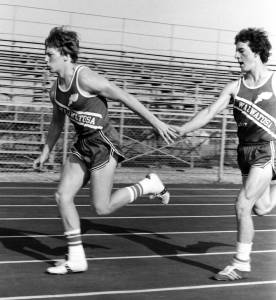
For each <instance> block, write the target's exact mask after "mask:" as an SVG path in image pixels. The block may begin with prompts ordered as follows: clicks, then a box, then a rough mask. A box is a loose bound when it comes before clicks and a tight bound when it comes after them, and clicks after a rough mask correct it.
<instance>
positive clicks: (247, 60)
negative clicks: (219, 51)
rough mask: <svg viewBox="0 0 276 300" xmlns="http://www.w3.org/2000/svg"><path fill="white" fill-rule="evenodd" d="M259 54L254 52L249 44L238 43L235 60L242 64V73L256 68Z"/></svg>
mask: <svg viewBox="0 0 276 300" xmlns="http://www.w3.org/2000/svg"><path fill="white" fill-rule="evenodd" d="M256 57H257V54H256V53H254V52H252V50H251V49H250V47H249V46H248V42H246V43H243V42H238V43H237V44H236V54H235V58H236V59H237V61H238V63H239V64H240V68H241V71H242V72H248V71H250V70H252V69H253V67H254V66H255V62H256Z"/></svg>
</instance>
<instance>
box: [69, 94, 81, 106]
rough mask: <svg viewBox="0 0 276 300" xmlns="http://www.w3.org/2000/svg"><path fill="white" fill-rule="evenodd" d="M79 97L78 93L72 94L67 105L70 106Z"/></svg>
mask: <svg viewBox="0 0 276 300" xmlns="http://www.w3.org/2000/svg"><path fill="white" fill-rule="evenodd" d="M78 98H79V94H72V95H71V96H70V97H69V102H68V106H71V105H72V104H73V103H74V102H77V101H78Z"/></svg>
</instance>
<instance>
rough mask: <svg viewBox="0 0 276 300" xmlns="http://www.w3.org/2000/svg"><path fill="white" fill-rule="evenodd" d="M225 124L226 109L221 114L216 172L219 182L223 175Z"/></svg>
mask: <svg viewBox="0 0 276 300" xmlns="http://www.w3.org/2000/svg"><path fill="white" fill-rule="evenodd" d="M226 126H227V115H226V110H224V111H223V115H222V127H221V140H220V160H219V172H218V181H219V182H221V181H222V180H223V175H224V156H225V141H226Z"/></svg>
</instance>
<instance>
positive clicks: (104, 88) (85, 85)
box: [78, 68, 177, 144]
mask: <svg viewBox="0 0 276 300" xmlns="http://www.w3.org/2000/svg"><path fill="white" fill-rule="evenodd" d="M78 83H79V87H80V88H81V89H82V90H84V91H86V92H89V93H90V94H97V95H100V96H103V97H105V98H108V99H111V100H114V101H119V102H122V103H124V104H125V105H126V106H127V107H128V108H130V109H131V110H132V111H134V112H136V113H137V114H138V115H139V116H141V117H142V118H144V119H145V120H146V121H148V122H149V123H150V124H151V125H152V126H153V127H154V128H156V130H157V131H158V132H159V134H160V135H161V136H162V138H163V139H164V140H165V141H166V142H167V143H168V144H169V143H171V142H173V139H174V138H176V137H177V135H176V134H175V130H174V129H173V128H171V127H170V126H169V125H167V124H166V123H164V122H162V121H160V120H159V119H158V118H157V117H155V116H154V114H152V113H151V112H150V111H149V110H148V109H147V108H146V107H145V106H144V105H143V104H142V103H141V102H140V101H139V100H137V99H136V98H135V97H134V96H132V95H131V94H129V93H127V92H126V91H124V90H123V89H121V88H119V87H118V86H116V85H115V84H113V83H112V82H110V81H109V80H107V79H106V78H105V77H103V76H101V75H99V74H97V73H95V72H93V71H92V70H90V69H88V68H83V69H82V70H81V71H80V73H79V81H78Z"/></svg>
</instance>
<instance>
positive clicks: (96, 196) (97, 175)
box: [90, 156, 117, 205]
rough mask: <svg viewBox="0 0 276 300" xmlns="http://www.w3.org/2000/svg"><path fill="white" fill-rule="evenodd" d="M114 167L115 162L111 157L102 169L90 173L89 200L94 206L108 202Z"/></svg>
mask: <svg viewBox="0 0 276 300" xmlns="http://www.w3.org/2000/svg"><path fill="white" fill-rule="evenodd" d="M116 167H117V160H116V159H115V158H114V157H113V156H111V157H110V160H109V162H108V163H107V164H106V165H105V166H104V167H103V168H101V169H98V170H94V171H92V172H91V175H90V185H91V200H92V202H93V203H94V205H97V203H101V204H104V203H105V202H106V203H107V202H109V200H110V195H111V191H112V187H113V179H114V173H115V170H116Z"/></svg>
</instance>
